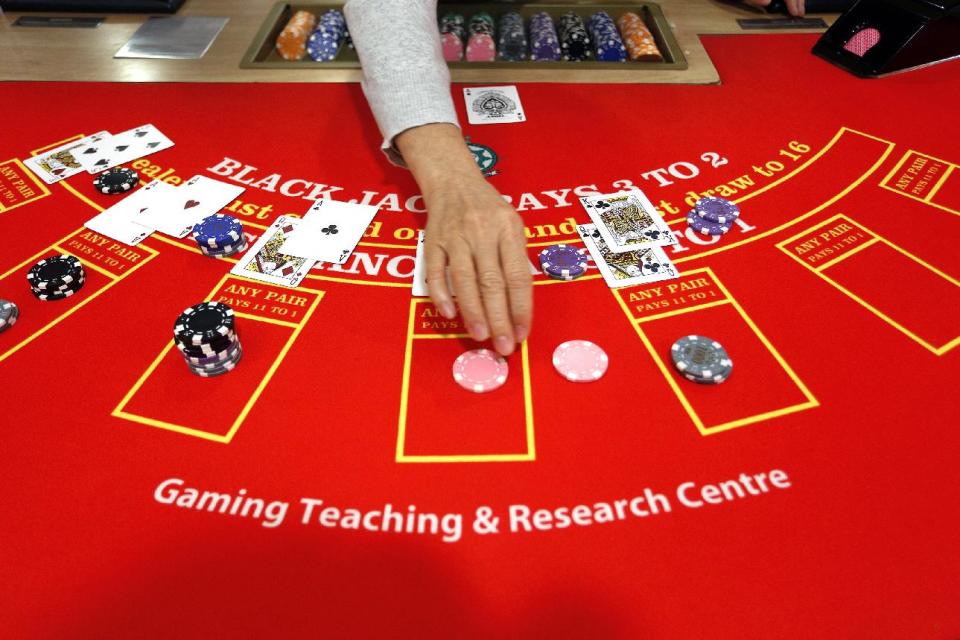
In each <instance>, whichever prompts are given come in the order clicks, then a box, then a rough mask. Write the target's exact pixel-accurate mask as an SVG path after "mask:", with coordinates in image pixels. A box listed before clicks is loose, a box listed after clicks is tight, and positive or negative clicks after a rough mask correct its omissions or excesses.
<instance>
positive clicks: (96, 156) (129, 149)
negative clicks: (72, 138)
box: [74, 124, 173, 173]
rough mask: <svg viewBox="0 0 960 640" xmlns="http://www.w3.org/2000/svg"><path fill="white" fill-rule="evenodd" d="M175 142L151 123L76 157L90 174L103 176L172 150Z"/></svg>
mask: <svg viewBox="0 0 960 640" xmlns="http://www.w3.org/2000/svg"><path fill="white" fill-rule="evenodd" d="M172 146H173V141H172V140H170V138H168V137H167V136H165V135H163V134H162V133H161V132H160V130H159V129H157V128H156V127H155V126H153V125H152V124H145V125H143V126H140V127H137V128H136V129H130V130H128V131H124V132H123V133H118V134H117V135H115V136H109V137H106V138H103V139H101V140H98V141H95V142H91V143H89V144H87V145H85V146H84V147H83V148H82V149H77V150H76V152H75V153H74V155H75V156H76V157H77V158H78V159H79V160H80V164H81V165H83V168H84V169H86V170H87V172H88V173H100V172H101V171H106V170H107V169H109V168H111V167H115V166H117V165H120V164H123V163H125V162H130V161H131V160H136V159H137V158H142V157H143V156H148V155H150V154H151V153H156V152H157V151H162V150H163V149H169V148H170V147H172Z"/></svg>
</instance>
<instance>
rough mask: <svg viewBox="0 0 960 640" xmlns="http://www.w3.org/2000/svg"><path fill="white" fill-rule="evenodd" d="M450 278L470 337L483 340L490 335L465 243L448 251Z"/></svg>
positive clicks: (470, 258) (470, 255)
mask: <svg viewBox="0 0 960 640" xmlns="http://www.w3.org/2000/svg"><path fill="white" fill-rule="evenodd" d="M450 279H451V280H453V288H454V290H455V291H456V292H457V305H458V306H459V307H460V315H461V316H462V317H463V322H464V324H465V325H466V327H467V331H468V332H469V333H470V337H471V338H473V339H474V340H476V341H477V342H483V341H484V340H486V339H487V338H489V337H490V330H489V327H488V326H487V321H486V315H485V314H484V309H483V302H482V301H481V298H480V287H479V285H478V284H477V272H476V270H475V269H474V266H473V255H472V253H471V251H470V248H469V247H468V246H467V245H460V246H457V247H456V248H453V249H451V251H450Z"/></svg>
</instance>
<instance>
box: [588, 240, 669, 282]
mask: <svg viewBox="0 0 960 640" xmlns="http://www.w3.org/2000/svg"><path fill="white" fill-rule="evenodd" d="M577 233H579V234H580V238H581V239H582V240H583V244H584V245H586V247H587V250H588V251H589V252H590V255H591V256H592V257H593V261H594V262H595V263H596V265H597V268H599V269H600V273H601V274H602V275H603V280H604V282H606V283H607V286H608V287H610V288H611V289H618V288H620V287H629V286H632V285H636V284H648V283H650V282H659V281H661V280H672V279H674V278H677V277H679V276H680V272H679V271H677V268H676V266H674V264H673V262H671V261H670V258H668V257H667V252H666V251H665V250H664V248H663V247H658V246H653V245H647V246H645V247H641V248H638V249H632V250H629V251H619V252H615V251H613V250H611V248H610V245H608V244H607V242H606V240H604V238H603V235H602V234H601V233H600V230H599V228H598V227H597V226H596V225H593V224H581V225H577Z"/></svg>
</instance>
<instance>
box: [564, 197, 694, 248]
mask: <svg viewBox="0 0 960 640" xmlns="http://www.w3.org/2000/svg"><path fill="white" fill-rule="evenodd" d="M580 203H581V204H582V205H583V208H584V209H586V210H587V215H588V216H590V220H592V221H593V224H594V225H596V227H597V230H598V231H599V232H600V235H602V236H603V239H604V241H606V243H607V247H609V250H610V251H612V252H614V253H619V252H623V251H633V250H634V249H639V248H643V247H662V246H667V245H671V244H676V243H677V239H676V238H675V237H674V235H673V233H672V232H671V231H670V227H668V226H667V223H666V222H664V220H663V218H662V217H661V216H660V214H659V213H657V209H656V207H654V206H653V204H652V203H651V202H650V200H648V199H647V196H645V195H643V192H642V191H622V192H620V193H613V194H606V195H597V196H585V197H582V198H580Z"/></svg>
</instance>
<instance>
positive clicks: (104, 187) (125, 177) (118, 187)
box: [93, 167, 140, 196]
mask: <svg viewBox="0 0 960 640" xmlns="http://www.w3.org/2000/svg"><path fill="white" fill-rule="evenodd" d="M139 182H140V175H139V174H138V173H137V172H136V171H134V170H133V169H128V168H126V167H113V168H112V169H107V170H106V171H104V172H103V173H98V174H97V177H96V178H94V179H93V187H94V188H95V189H96V190H97V191H99V192H100V193H106V194H108V195H113V196H115V195H119V194H121V193H126V192H127V191H130V190H131V189H133V188H134V187H135V186H137V184H138V183H139Z"/></svg>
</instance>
